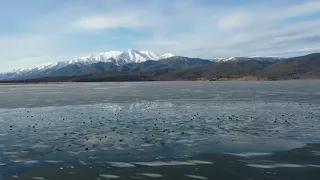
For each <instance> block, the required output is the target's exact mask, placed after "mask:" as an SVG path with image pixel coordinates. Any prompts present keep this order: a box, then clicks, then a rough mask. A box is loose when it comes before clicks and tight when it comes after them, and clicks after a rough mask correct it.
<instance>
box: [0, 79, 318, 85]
mask: <svg viewBox="0 0 320 180" xmlns="http://www.w3.org/2000/svg"><path fill="white" fill-rule="evenodd" d="M262 81H265V82H272V81H320V78H311V79H308V78H306V79H279V80H265V79H259V80H252V79H243V78H239V79H221V80H220V79H219V80H155V81H82V82H79V81H69V82H25V83H22V82H17V83H14V82H8V83H6V82H5V83H3V82H0V86H8V85H46V84H48V85H49V84H84V83H112V82H118V83H123V82H130V83H132V82H262Z"/></svg>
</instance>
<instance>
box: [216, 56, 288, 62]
mask: <svg viewBox="0 0 320 180" xmlns="http://www.w3.org/2000/svg"><path fill="white" fill-rule="evenodd" d="M248 60H259V61H278V60H282V58H278V57H229V58H213V59H212V61H213V62H227V61H248Z"/></svg>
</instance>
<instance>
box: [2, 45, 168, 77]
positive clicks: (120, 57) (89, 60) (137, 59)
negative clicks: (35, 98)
mask: <svg viewBox="0 0 320 180" xmlns="http://www.w3.org/2000/svg"><path fill="white" fill-rule="evenodd" d="M172 56H174V55H173V54H171V53H165V54H161V53H154V52H148V51H138V50H133V49H129V50H127V51H124V52H121V51H109V52H104V53H100V54H98V55H90V56H85V57H78V58H75V59H73V60H67V61H60V62H52V63H47V64H42V65H38V66H35V67H32V68H23V69H16V70H13V71H10V72H5V73H0V80H7V79H20V78H23V77H32V78H33V77H35V78H36V77H43V76H46V75H47V74H49V72H51V71H54V70H58V69H61V68H63V67H66V66H68V65H90V64H94V63H99V62H105V63H113V64H114V65H117V66H120V65H123V64H127V63H141V62H144V61H147V60H159V59H166V58H169V57H172Z"/></svg>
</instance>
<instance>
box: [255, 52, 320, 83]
mask: <svg viewBox="0 0 320 180" xmlns="http://www.w3.org/2000/svg"><path fill="white" fill-rule="evenodd" d="M259 75H260V76H267V77H269V78H273V79H300V78H315V77H317V78H319V77H320V53H314V54H309V55H306V56H300V57H294V58H289V59H286V60H283V61H280V62H278V63H276V64H274V65H272V66H270V67H267V68H265V69H263V70H262V71H260V72H259Z"/></svg>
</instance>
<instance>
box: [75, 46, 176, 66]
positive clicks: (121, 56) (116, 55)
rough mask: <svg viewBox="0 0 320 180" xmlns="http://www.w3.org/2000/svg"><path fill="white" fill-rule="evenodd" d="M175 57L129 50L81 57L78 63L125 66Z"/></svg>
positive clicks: (169, 54)
mask: <svg viewBox="0 0 320 180" xmlns="http://www.w3.org/2000/svg"><path fill="white" fill-rule="evenodd" d="M172 56H174V55H173V54H171V53H165V54H160V53H154V52H149V51H138V50H134V49H129V50H127V51H124V52H121V51H109V52H104V53H100V54H99V55H96V56H92V55H91V56H86V57H79V58H77V60H78V61H88V60H89V61H98V62H101V61H102V62H109V61H110V60H111V61H115V62H116V63H117V64H124V63H139V62H144V61H147V60H159V59H164V58H169V57H172Z"/></svg>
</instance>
